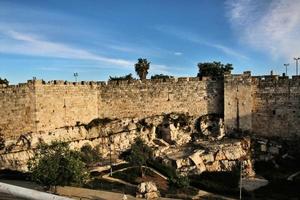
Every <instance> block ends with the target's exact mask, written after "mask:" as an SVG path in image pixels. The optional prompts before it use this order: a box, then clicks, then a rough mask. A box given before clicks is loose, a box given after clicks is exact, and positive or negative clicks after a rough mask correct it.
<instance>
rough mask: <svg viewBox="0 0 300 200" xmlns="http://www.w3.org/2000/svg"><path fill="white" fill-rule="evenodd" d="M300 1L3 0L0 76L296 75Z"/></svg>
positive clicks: (0, 8)
mask: <svg viewBox="0 0 300 200" xmlns="http://www.w3.org/2000/svg"><path fill="white" fill-rule="evenodd" d="M299 7H300V0H264V1H261V0H224V1H221V0H189V1H186V0H152V1H149V0H148V1H147V0H128V1H121V0H119V1H116V0H115V1H113V0H110V1H109V0H98V1H96V0H94V1H84V0H81V1H79V0H72V1H71V0H70V1H68V0H64V1H61V0H51V1H50V0H49V1H47V0H43V1H40V0H26V1H24V0H0V77H5V78H7V79H9V80H10V81H11V82H12V83H18V82H25V81H26V80H28V79H31V78H32V77H34V76H35V77H37V78H38V79H44V80H70V81H72V80H74V77H73V73H74V72H78V74H79V80H107V79H108V77H109V75H111V76H121V75H125V74H128V73H132V74H134V75H135V72H134V63H135V62H136V61H137V59H138V58H140V57H142V58H147V59H148V60H149V61H151V66H150V75H153V74H160V73H163V74H169V75H174V76H195V75H196V74H197V71H198V68H197V63H199V62H210V61H214V60H216V61H221V62H224V63H232V64H233V66H234V73H241V72H243V71H246V70H251V71H252V74H256V75H257V74H269V73H270V70H274V71H275V73H277V74H281V73H282V72H284V71H285V70H284V67H283V64H284V63H290V68H289V74H292V73H295V69H294V68H295V63H294V61H293V59H292V58H293V57H295V56H297V57H299V56H300V40H299V35H300V11H299Z"/></svg>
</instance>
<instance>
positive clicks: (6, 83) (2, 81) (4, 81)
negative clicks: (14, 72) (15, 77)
mask: <svg viewBox="0 0 300 200" xmlns="http://www.w3.org/2000/svg"><path fill="white" fill-rule="evenodd" d="M0 84H4V85H9V81H8V80H7V79H6V78H5V79H2V78H0Z"/></svg>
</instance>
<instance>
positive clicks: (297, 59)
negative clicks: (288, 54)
mask: <svg viewBox="0 0 300 200" xmlns="http://www.w3.org/2000/svg"><path fill="white" fill-rule="evenodd" d="M294 60H295V61H296V76H298V61H299V60H300V57H298V58H294Z"/></svg>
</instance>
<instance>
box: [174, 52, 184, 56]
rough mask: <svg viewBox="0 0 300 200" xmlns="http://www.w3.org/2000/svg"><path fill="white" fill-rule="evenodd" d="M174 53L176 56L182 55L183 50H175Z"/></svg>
mask: <svg viewBox="0 0 300 200" xmlns="http://www.w3.org/2000/svg"><path fill="white" fill-rule="evenodd" d="M174 55H175V56H181V55H182V52H174Z"/></svg>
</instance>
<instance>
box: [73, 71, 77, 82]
mask: <svg viewBox="0 0 300 200" xmlns="http://www.w3.org/2000/svg"><path fill="white" fill-rule="evenodd" d="M74 77H75V82H77V77H78V73H77V72H75V73H74Z"/></svg>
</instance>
